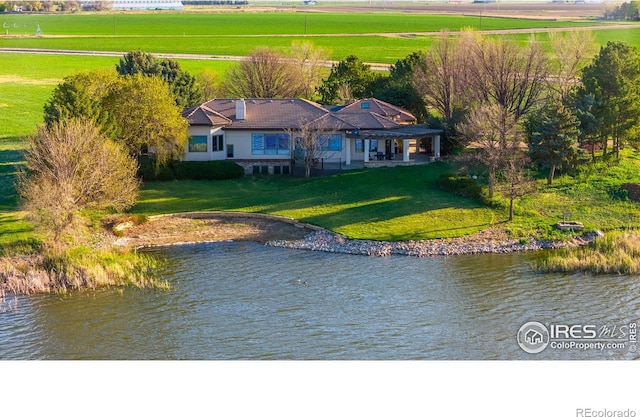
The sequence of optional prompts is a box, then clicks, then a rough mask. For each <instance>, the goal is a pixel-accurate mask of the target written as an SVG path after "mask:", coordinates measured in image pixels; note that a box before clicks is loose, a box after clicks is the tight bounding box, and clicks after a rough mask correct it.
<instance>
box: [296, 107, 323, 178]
mask: <svg viewBox="0 0 640 417" xmlns="http://www.w3.org/2000/svg"><path fill="white" fill-rule="evenodd" d="M286 132H287V134H289V137H291V138H293V152H294V161H296V163H300V164H302V166H303V167H304V176H305V177H306V178H309V176H310V175H311V168H313V167H315V166H317V165H318V161H319V160H320V158H322V157H327V156H328V155H330V153H331V151H330V150H329V149H330V146H329V141H330V137H331V134H332V133H334V130H332V129H331V128H330V127H329V116H328V115H325V116H322V117H320V118H319V119H316V120H312V121H301V122H300V123H299V126H298V127H297V128H295V129H286Z"/></svg>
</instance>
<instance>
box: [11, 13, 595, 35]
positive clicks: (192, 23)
mask: <svg viewBox="0 0 640 417" xmlns="http://www.w3.org/2000/svg"><path fill="white" fill-rule="evenodd" d="M0 21H1V22H2V23H3V27H4V28H5V30H8V34H9V35H11V36H24V35H35V33H36V28H37V27H38V26H39V27H40V28H41V30H42V33H43V35H45V36H50V35H51V36H62V35H71V36H107V35H108V36H232V37H235V36H238V35H244V36H255V35H336V36H342V35H351V34H373V33H375V34H385V33H388V34H393V33H424V32H439V31H440V30H442V29H448V30H451V31H458V30H460V29H463V28H467V27H472V28H474V29H481V30H508V29H509V30H510V29H531V28H560V27H580V26H594V25H606V24H607V23H606V22H603V21H596V20H584V19H576V20H575V21H557V20H551V19H550V20H542V19H521V18H520V19H510V18H494V17H486V16H485V17H479V16H442V15H425V14H406V13H397V14H387V13H355V14H353V13H287V12H278V13H269V12H264V13H179V12H173V13H170V12H167V13H158V12H148V13H130V14H122V13H111V14H110V13H104V14H102V13H101V14H79V15H75V14H74V15H69V14H47V15H43V14H24V15H22V14H12V15H0ZM6 41H7V39H3V42H6Z"/></svg>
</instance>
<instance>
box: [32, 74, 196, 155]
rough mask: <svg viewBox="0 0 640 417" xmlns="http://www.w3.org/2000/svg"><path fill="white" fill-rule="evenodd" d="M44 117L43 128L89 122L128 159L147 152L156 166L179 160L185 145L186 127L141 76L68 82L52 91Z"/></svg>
mask: <svg viewBox="0 0 640 417" xmlns="http://www.w3.org/2000/svg"><path fill="white" fill-rule="evenodd" d="M44 117H45V122H46V123H47V125H49V126H51V125H52V124H53V123H55V122H59V121H61V120H65V119H68V118H83V119H89V120H92V121H94V122H95V123H96V124H98V125H99V127H100V130H101V131H102V133H103V134H105V135H107V136H108V137H110V138H111V139H113V140H115V141H116V142H121V143H123V144H124V145H125V146H126V148H127V149H128V150H129V153H130V154H131V155H132V156H137V155H139V154H140V153H142V152H143V151H144V150H148V151H150V152H153V154H154V155H155V156H156V163H157V164H161V163H163V162H165V161H166V160H168V159H169V158H176V159H180V158H182V156H183V151H184V146H185V145H186V141H187V129H188V124H187V122H186V120H185V119H184V118H183V117H182V114H181V108H180V107H178V106H177V105H176V104H175V100H174V96H173V94H172V93H171V92H170V91H169V87H168V86H167V84H166V83H165V82H164V81H162V80H161V79H160V78H158V77H147V76H144V75H141V74H136V75H132V76H127V77H119V76H118V75H117V74H115V73H113V72H108V73H107V72H104V71H96V72H91V73H79V74H76V75H74V76H71V77H68V78H66V79H65V81H64V82H63V83H61V84H60V85H58V86H57V87H56V88H55V89H54V92H53V94H52V97H51V99H50V100H49V101H48V102H47V103H46V104H45V116H44Z"/></svg>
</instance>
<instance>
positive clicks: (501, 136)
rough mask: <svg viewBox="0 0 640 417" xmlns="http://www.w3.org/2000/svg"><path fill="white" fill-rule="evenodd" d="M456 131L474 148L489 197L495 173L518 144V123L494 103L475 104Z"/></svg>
mask: <svg viewBox="0 0 640 417" xmlns="http://www.w3.org/2000/svg"><path fill="white" fill-rule="evenodd" d="M458 131H459V132H460V135H461V136H463V137H464V138H465V139H466V140H467V141H468V142H469V143H470V146H472V147H475V148H477V150H478V154H477V157H478V160H479V161H480V162H481V163H482V165H484V166H485V167H486V169H487V173H488V182H489V198H493V193H494V188H495V185H496V182H497V174H498V173H499V172H500V170H501V169H502V168H503V166H504V162H505V161H506V160H507V159H508V156H509V155H510V154H511V153H513V152H514V151H515V150H516V149H517V147H518V144H519V142H518V125H517V123H516V121H515V119H514V117H513V116H512V115H510V114H509V113H508V111H507V109H506V108H504V107H502V106H500V105H498V104H489V105H477V106H475V107H474V108H472V109H471V111H470V112H469V115H468V117H467V119H466V120H465V121H464V122H462V123H460V124H459V125H458ZM505 138H508V140H505Z"/></svg>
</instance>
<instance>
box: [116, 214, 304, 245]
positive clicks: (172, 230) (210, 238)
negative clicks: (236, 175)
mask: <svg viewBox="0 0 640 417" xmlns="http://www.w3.org/2000/svg"><path fill="white" fill-rule="evenodd" d="M312 231H313V229H310V228H309V227H308V226H306V225H304V224H302V223H298V222H291V221H280V220H278V219H277V218H267V217H264V218H262V217H259V216H258V217H254V216H252V215H242V214H238V215H235V214H230V213H225V214H216V213H211V214H208V213H198V214H185V215H171V216H158V217H152V218H150V219H149V221H147V222H146V223H144V224H141V225H131V226H130V227H125V228H124V230H123V231H122V233H123V236H122V237H121V238H120V239H118V240H117V241H116V244H117V245H123V246H133V247H146V246H162V245H177V244H184V243H196V242H214V241H228V240H234V241H253V242H266V241H269V240H298V239H303V238H304V237H305V236H306V235H308V234H309V233H310V232H312Z"/></svg>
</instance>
